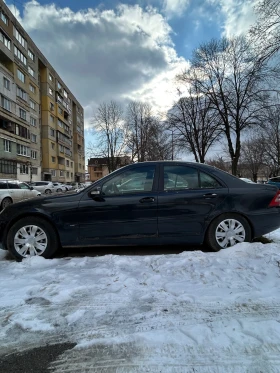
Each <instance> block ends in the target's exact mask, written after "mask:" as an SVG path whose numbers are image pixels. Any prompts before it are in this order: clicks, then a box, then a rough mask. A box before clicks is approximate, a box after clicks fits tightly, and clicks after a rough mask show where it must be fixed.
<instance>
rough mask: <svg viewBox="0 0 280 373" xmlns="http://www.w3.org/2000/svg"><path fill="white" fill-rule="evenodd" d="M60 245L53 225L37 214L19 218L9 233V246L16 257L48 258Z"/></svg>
mask: <svg viewBox="0 0 280 373" xmlns="http://www.w3.org/2000/svg"><path fill="white" fill-rule="evenodd" d="M58 247H59V241H58V237H57V234H56V231H55V230H54V228H53V227H52V225H51V224H50V223H49V222H47V221H46V220H44V219H42V218H38V217H36V216H32V217H27V218H22V219H20V220H18V221H17V222H16V223H15V224H14V225H12V227H11V228H10V230H9V232H8V235H7V248H8V250H9V251H10V253H11V254H12V255H13V256H14V257H15V258H16V259H23V258H27V257H29V256H43V257H44V258H46V259H47V258H50V257H51V256H52V255H53V253H54V252H55V251H56V250H57V249H58Z"/></svg>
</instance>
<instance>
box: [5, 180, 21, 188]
mask: <svg viewBox="0 0 280 373" xmlns="http://www.w3.org/2000/svg"><path fill="white" fill-rule="evenodd" d="M8 188H9V189H20V188H19V185H18V184H17V183H13V182H9V181H8Z"/></svg>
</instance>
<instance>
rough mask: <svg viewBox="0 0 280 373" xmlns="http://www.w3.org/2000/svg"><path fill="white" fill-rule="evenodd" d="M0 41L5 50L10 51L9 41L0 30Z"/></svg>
mask: <svg viewBox="0 0 280 373" xmlns="http://www.w3.org/2000/svg"><path fill="white" fill-rule="evenodd" d="M0 40H1V41H2V43H3V44H4V45H5V47H6V48H8V49H9V50H11V40H10V39H9V38H8V37H7V36H6V35H4V33H3V32H2V31H1V30H0Z"/></svg>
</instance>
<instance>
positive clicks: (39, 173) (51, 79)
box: [0, 0, 85, 182]
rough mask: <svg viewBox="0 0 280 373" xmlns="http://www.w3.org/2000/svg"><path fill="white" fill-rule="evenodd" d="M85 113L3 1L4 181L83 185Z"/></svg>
mask: <svg viewBox="0 0 280 373" xmlns="http://www.w3.org/2000/svg"><path fill="white" fill-rule="evenodd" d="M84 149H85V148H84V111H83V108H82V106H81V105H80V103H79V102H78V101H77V99H76V98H75V97H74V95H73V94H72V93H71V91H70V90H69V88H68V87H67V86H66V84H65V83H64V82H63V81H62V79H61V78H60V76H59V75H58V73H57V72H56V71H55V70H54V68H53V67H52V66H51V65H50V63H49V62H48V61H47V59H46V58H45V57H44V56H43V54H42V53H41V52H40V50H39V49H38V47H37V46H36V45H35V44H34V43H33V41H32V40H31V38H30V37H29V36H28V35H27V33H26V32H25V31H24V29H23V28H22V27H21V25H20V24H19V22H18V21H17V20H16V18H15V17H14V16H13V14H12V13H11V11H10V10H9V9H8V7H7V6H6V5H5V3H4V2H3V0H0V178H4V177H8V178H15V179H19V180H22V181H24V180H25V181H31V180H33V181H36V180H37V181H38V180H52V181H60V182H74V181H76V182H83V181H84V177H85V176H84V175H85V150H84Z"/></svg>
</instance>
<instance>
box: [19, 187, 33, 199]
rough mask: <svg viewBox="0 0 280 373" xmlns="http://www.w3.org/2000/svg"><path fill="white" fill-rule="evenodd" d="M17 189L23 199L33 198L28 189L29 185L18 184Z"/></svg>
mask: <svg viewBox="0 0 280 373" xmlns="http://www.w3.org/2000/svg"><path fill="white" fill-rule="evenodd" d="M19 187H20V189H21V190H22V194H23V199H28V198H32V197H34V193H33V192H32V190H31V189H30V187H29V185H28V184H26V183H19Z"/></svg>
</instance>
